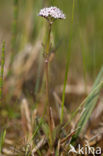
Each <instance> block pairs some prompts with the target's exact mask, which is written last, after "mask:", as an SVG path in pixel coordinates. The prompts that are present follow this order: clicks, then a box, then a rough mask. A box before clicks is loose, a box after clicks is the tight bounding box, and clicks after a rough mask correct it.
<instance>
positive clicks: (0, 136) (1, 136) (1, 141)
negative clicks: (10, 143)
mask: <svg viewBox="0 0 103 156" xmlns="http://www.w3.org/2000/svg"><path fill="white" fill-rule="evenodd" d="M5 136H6V130H4V131H3V132H1V134H0V154H1V152H2V148H3V145H4V141H5Z"/></svg>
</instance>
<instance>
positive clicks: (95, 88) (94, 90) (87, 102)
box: [75, 67, 103, 139]
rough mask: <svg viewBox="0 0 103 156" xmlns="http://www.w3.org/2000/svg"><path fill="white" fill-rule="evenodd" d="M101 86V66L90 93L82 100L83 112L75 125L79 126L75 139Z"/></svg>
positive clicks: (102, 74) (92, 106)
mask: <svg viewBox="0 0 103 156" xmlns="http://www.w3.org/2000/svg"><path fill="white" fill-rule="evenodd" d="M102 88H103V67H102V68H101V70H100V72H99V74H98V76H97V78H96V80H95V82H94V85H93V87H92V90H91V93H90V94H89V95H88V96H87V98H86V99H85V100H84V101H83V103H82V105H83V104H84V108H85V112H84V113H83V114H82V116H81V118H80V120H79V122H78V125H77V127H80V128H79V129H78V131H77V133H76V135H75V139H76V138H77V137H78V136H79V134H80V132H81V131H82V130H83V129H84V127H85V125H86V123H87V121H88V119H89V118H90V115H91V113H92V111H93V109H94V107H95V106H96V103H97V100H98V98H99V93H100V91H101V89H102Z"/></svg>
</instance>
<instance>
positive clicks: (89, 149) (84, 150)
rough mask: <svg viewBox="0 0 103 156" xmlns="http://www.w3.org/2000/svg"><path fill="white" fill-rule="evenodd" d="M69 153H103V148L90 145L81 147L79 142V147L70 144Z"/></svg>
mask: <svg viewBox="0 0 103 156" xmlns="http://www.w3.org/2000/svg"><path fill="white" fill-rule="evenodd" d="M69 153H76V154H80V155H81V154H84V155H88V154H93V155H95V154H96V155H100V154H102V150H101V148H100V147H96V148H94V147H90V146H88V145H86V146H85V147H81V145H80V144H78V148H77V149H75V147H74V146H73V145H71V144H70V150H69V152H68V154H69Z"/></svg>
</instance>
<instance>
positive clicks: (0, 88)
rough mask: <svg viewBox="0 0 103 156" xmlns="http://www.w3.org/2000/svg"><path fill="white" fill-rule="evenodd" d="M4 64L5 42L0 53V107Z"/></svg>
mask: <svg viewBox="0 0 103 156" xmlns="http://www.w3.org/2000/svg"><path fill="white" fill-rule="evenodd" d="M4 64H5V41H3V44H2V53H1V69H0V105H1V103H2V90H3V75H4Z"/></svg>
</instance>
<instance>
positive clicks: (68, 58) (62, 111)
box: [60, 0, 75, 124]
mask: <svg viewBox="0 0 103 156" xmlns="http://www.w3.org/2000/svg"><path fill="white" fill-rule="evenodd" d="M74 9H75V0H73V6H72V21H71V34H70V41H69V43H70V44H69V46H71V41H72V33H73V31H72V29H73V20H74ZM69 63H70V47H69V52H68V55H67V64H66V72H65V79H64V87H63V94H62V106H61V116H60V123H61V124H62V123H63V117H64V102H65V89H66V84H67V78H68V71H69Z"/></svg>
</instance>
